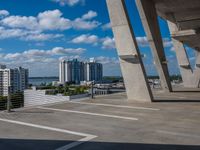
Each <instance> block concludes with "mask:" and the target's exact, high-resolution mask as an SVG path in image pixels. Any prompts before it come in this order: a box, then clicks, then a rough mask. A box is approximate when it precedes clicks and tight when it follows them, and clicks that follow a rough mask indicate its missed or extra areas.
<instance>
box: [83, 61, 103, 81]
mask: <svg viewBox="0 0 200 150" xmlns="http://www.w3.org/2000/svg"><path fill="white" fill-rule="evenodd" d="M102 78H103V65H102V64H101V63H97V62H96V61H95V59H94V58H90V61H89V62H86V63H85V81H102Z"/></svg>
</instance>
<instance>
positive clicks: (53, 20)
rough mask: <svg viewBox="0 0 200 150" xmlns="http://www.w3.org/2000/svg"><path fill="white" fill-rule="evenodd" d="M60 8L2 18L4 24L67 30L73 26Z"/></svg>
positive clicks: (14, 26)
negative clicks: (35, 15) (36, 13)
mask: <svg viewBox="0 0 200 150" xmlns="http://www.w3.org/2000/svg"><path fill="white" fill-rule="evenodd" d="M62 15H63V14H62V13H61V12H60V10H58V9H56V10H48V11H44V12H42V13H39V14H38V16H37V17H33V16H29V17H26V16H8V17H6V18H4V19H2V20H1V23H2V25H4V26H8V27H11V28H24V29H28V30H39V31H42V30H66V29H70V28H71V21H70V20H69V19H66V18H64V17H62Z"/></svg>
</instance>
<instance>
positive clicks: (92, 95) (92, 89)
mask: <svg viewBox="0 0 200 150" xmlns="http://www.w3.org/2000/svg"><path fill="white" fill-rule="evenodd" d="M91 98H92V99H94V81H92V85H91Z"/></svg>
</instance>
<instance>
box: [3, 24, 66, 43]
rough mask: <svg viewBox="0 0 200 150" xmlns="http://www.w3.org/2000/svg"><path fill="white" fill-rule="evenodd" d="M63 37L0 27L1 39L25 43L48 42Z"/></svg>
mask: <svg viewBox="0 0 200 150" xmlns="http://www.w3.org/2000/svg"><path fill="white" fill-rule="evenodd" d="M60 37H63V35H62V34H45V33H40V32H37V31H30V30H23V29H15V28H13V29H6V28H4V27H0V39H8V38H19V39H20V40H25V41H47V40H52V39H57V38H60Z"/></svg>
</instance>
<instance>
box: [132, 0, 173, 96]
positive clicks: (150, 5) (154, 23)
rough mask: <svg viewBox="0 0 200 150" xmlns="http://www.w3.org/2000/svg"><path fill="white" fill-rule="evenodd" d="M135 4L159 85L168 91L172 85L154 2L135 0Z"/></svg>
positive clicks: (150, 0)
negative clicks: (157, 75) (158, 78)
mask: <svg viewBox="0 0 200 150" xmlns="http://www.w3.org/2000/svg"><path fill="white" fill-rule="evenodd" d="M136 4H137V8H138V11H139V14H140V17H141V21H142V24H143V26H144V30H145V32H146V35H147V39H148V41H149V44H150V47H151V50H152V53H153V57H154V61H155V66H156V69H157V71H158V74H159V77H160V80H161V86H162V88H163V90H164V91H165V92H168V91H169V92H170V91H172V87H171V82H170V77H169V72H168V67H167V61H166V57H165V53H164V47H163V42H162V37H161V33H160V28H159V23H158V18H157V12H156V8H155V5H154V2H153V1H152V0H136Z"/></svg>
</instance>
